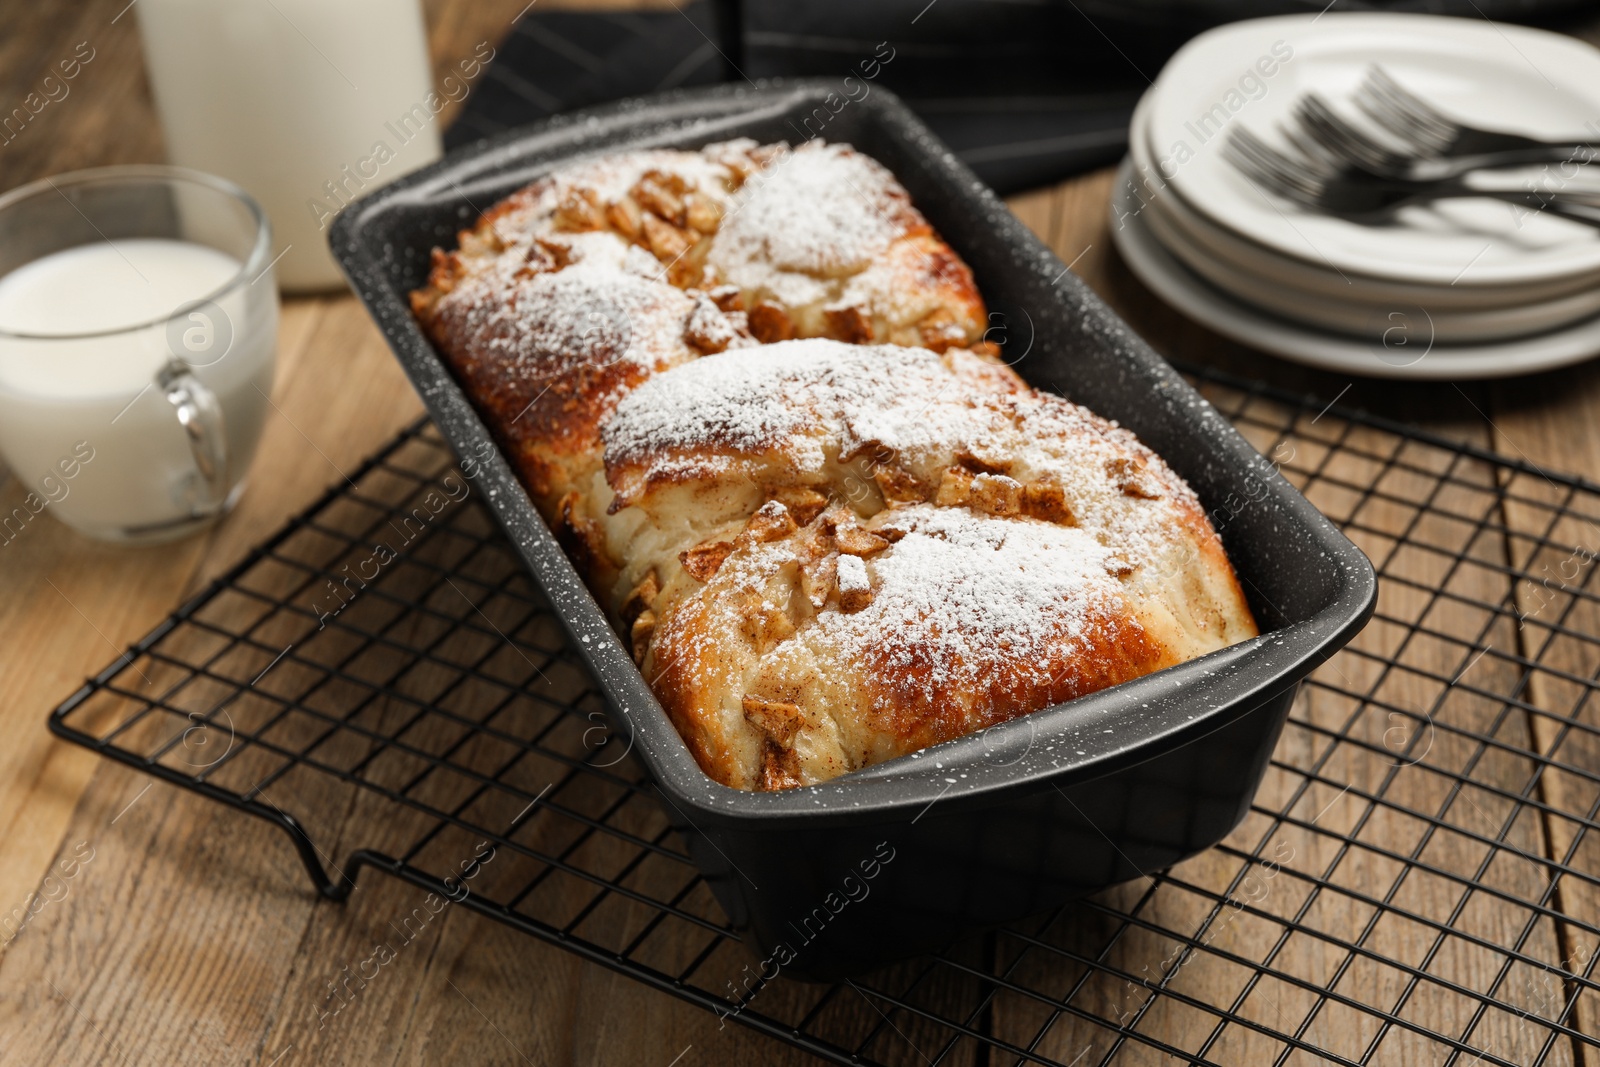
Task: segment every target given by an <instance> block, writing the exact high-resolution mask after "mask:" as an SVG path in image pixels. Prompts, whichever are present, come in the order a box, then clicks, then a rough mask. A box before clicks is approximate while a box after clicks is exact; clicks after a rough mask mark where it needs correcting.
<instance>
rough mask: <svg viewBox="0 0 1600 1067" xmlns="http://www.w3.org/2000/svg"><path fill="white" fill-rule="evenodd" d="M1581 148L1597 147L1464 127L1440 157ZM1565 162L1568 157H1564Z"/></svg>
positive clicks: (1460, 157)
mask: <svg viewBox="0 0 1600 1067" xmlns="http://www.w3.org/2000/svg"><path fill="white" fill-rule="evenodd" d="M1577 148H1582V149H1587V150H1589V151H1591V152H1592V151H1594V146H1593V145H1591V144H1586V143H1584V142H1582V141H1568V140H1557V141H1546V140H1544V139H1542V138H1539V137H1528V136H1525V135H1523V134H1520V133H1502V132H1501V131H1499V130H1478V129H1473V128H1471V127H1466V128H1463V129H1462V131H1461V132H1460V133H1459V134H1458V135H1457V136H1456V139H1455V140H1454V141H1452V142H1451V143H1450V146H1449V147H1448V148H1446V149H1445V150H1444V151H1443V152H1441V153H1440V154H1441V155H1443V156H1445V157H1447V158H1450V159H1462V158H1467V157H1471V156H1494V155H1502V154H1509V153H1517V152H1527V153H1540V152H1544V153H1550V152H1563V151H1565V152H1570V151H1572V150H1573V149H1577ZM1560 158H1561V159H1565V158H1566V156H1561V157H1560ZM1548 159H1549V156H1548V155H1546V156H1542V157H1541V158H1540V159H1538V160H1534V162H1545V161H1546V160H1548Z"/></svg>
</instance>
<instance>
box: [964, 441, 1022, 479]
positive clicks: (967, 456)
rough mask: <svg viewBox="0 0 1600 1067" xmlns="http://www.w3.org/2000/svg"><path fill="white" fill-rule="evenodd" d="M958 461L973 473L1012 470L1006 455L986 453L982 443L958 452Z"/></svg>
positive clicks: (998, 472) (995, 472) (1003, 472)
mask: <svg viewBox="0 0 1600 1067" xmlns="http://www.w3.org/2000/svg"><path fill="white" fill-rule="evenodd" d="M956 462H957V463H959V464H961V465H962V466H963V467H965V468H967V470H969V471H971V472H972V473H973V474H1005V473H1007V472H1008V471H1010V470H1011V461H1010V460H1009V459H1007V458H1006V457H1005V456H1000V455H995V454H993V453H988V454H986V453H985V449H984V448H983V446H982V445H977V446H968V447H967V448H963V449H962V450H961V451H959V452H957V453H956Z"/></svg>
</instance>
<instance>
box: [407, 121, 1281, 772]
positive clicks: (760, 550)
mask: <svg viewBox="0 0 1600 1067" xmlns="http://www.w3.org/2000/svg"><path fill="white" fill-rule="evenodd" d="M412 306H413V310H414V311H415V313H416V315H417V317H418V319H419V321H420V322H421V324H422V326H423V328H424V329H425V330H426V332H427V333H428V335H429V336H430V337H431V338H432V339H433V341H434V343H435V344H436V345H437V346H438V348H439V350H440V351H441V353H442V355H443V357H444V358H445V360H446V362H447V363H448V364H449V365H450V366H451V368H452V369H453V371H454V373H455V374H456V375H457V377H458V378H459V379H460V381H461V382H462V385H463V388H464V389H465V391H466V393H467V394H468V396H470V397H471V398H472V400H473V402H474V403H475V405H476V406H477V408H478V410H479V412H480V413H481V414H482V415H483V417H484V420H485V422H486V423H487V425H488V426H489V428H490V430H491V431H492V432H493V434H494V435H495V437H496V438H497V440H498V441H499V443H500V445H501V446H502V448H503V449H504V450H505V452H506V454H507V456H508V458H509V460H510V461H511V463H512V464H513V466H514V468H515V469H516V470H517V472H518V474H519V476H520V477H521V479H522V481H523V483H524V484H525V485H526V486H527V489H528V492H529V495H530V497H531V498H532V500H533V501H534V503H535V505H536V506H537V507H538V508H539V509H540V511H541V512H542V513H543V514H544V516H545V517H546V519H547V520H548V521H549V522H550V524H551V527H552V529H553V530H554V532H555V534H556V536H557V538H558V540H560V542H561V543H562V545H563V546H564V547H565V548H566V550H567V551H568V553H569V554H570V555H571V556H572V558H573V560H574V563H575V565H576V566H577V567H578V569H579V571H580V573H582V574H583V575H584V576H585V578H586V580H587V581H588V582H589V583H590V586H591V588H592V589H593V590H594V591H595V595H596V596H597V598H598V599H599V600H600V601H601V603H602V604H603V605H604V606H605V607H606V609H607V610H608V611H609V612H610V613H611V614H612V616H613V617H614V619H615V620H616V622H617V624H618V627H619V630H620V632H621V633H622V635H623V637H624V638H625V640H626V641H627V643H629V644H630V645H631V646H632V648H633V651H634V656H635V659H636V660H637V661H638V662H639V663H640V665H641V669H642V670H643V672H644V674H645V677H646V678H647V680H649V682H650V683H651V685H652V687H653V689H654V691H655V692H656V694H657V695H658V697H659V698H660V699H661V701H662V703H663V705H664V706H665V707H666V709H667V712H668V714H669V715H670V716H671V718H672V721H673V723H674V724H675V725H676V727H677V728H678V730H679V732H680V733H681V734H682V735H683V737H684V740H685V741H686V743H687V744H688V745H689V747H690V749H691V751H692V752H693V753H694V755H695V758H696V759H697V761H698V762H699V763H700V765H701V767H702V768H703V769H704V770H705V771H706V773H707V774H708V775H710V776H711V777H712V778H714V779H716V780H717V781H719V782H722V783H724V784H726V785H729V786H733V787H735V788H741V789H782V788H791V787H794V786H798V785H807V784H814V783H816V782H821V781H825V780H827V779H829V778H832V777H835V776H837V775H839V774H842V773H845V772H848V771H850V770H854V769H857V768H859V767H863V766H867V765H870V764H873V763H877V762H881V761H882V760H885V759H890V758H893V757H895V756H898V755H902V754H905V753H908V752H913V751H916V750H918V749H920V748H923V747H926V746H928V745H931V744H936V743H938V742H941V741H946V740H950V739H953V738H956V737H959V736H962V735H963V734H966V733H969V732H971V731H973V730H976V729H980V728H982V727H984V726H988V725H992V724H994V723H998V722H1002V721H1005V720H1007V719H1010V718H1013V717H1016V716H1018V715H1023V714H1026V713H1028V712H1031V711H1035V710H1038V709H1040V708H1043V707H1046V706H1048V705H1050V704H1053V703H1057V702H1059V701H1062V700H1066V699H1070V698H1071V697H1074V696H1079V695H1082V694H1084V693H1088V692H1092V691H1094V690H1096V689H1100V688H1103V687H1105V686H1108V685H1114V684H1116V683H1117V682H1120V681H1125V680H1127V679H1130V678H1134V677H1138V676H1139V675H1142V674H1146V673H1148V672H1150V671H1153V670H1157V669H1159V668H1161V667H1164V666H1169V665H1171V664H1175V663H1178V662H1181V661H1183V660H1186V659H1189V658H1192V657H1194V656H1197V655H1201V654H1203V653H1205V652H1209V651H1212V650H1214V649H1217V648H1221V647H1223V646H1224V645H1227V644H1231V643H1234V642H1236V641H1240V640H1243V639H1245V638H1247V637H1250V636H1254V634H1255V633H1256V628H1255V623H1254V621H1253V619H1252V618H1251V616H1250V612H1249V609H1248V607H1247V606H1246V604H1245V601H1244V598H1243V596H1242V594H1241V593H1240V590H1239V586H1238V582H1237V580H1236V578H1235V577H1234V574H1233V571H1232V569H1231V568H1230V567H1229V565H1228V562H1227V559H1226V557H1225V556H1224V555H1223V552H1222V548H1221V545H1220V543H1219V541H1218V539H1217V537H1216V534H1215V533H1214V531H1213V530H1212V529H1211V527H1210V525H1209V523H1208V522H1207V520H1206V517H1205V515H1204V512H1203V511H1202V510H1201V508H1200V506H1199V504H1198V502H1197V501H1196V500H1195V498H1194V495H1193V494H1192V493H1191V492H1190V491H1189V489H1188V487H1187V486H1186V485H1184V484H1183V482H1182V480H1181V479H1179V478H1178V477H1177V476H1176V475H1175V474H1173V473H1172V471H1171V470H1170V469H1168V468H1167V467H1166V465H1165V464H1164V463H1162V462H1161V460H1160V459H1159V458H1157V457H1156V456H1155V455H1154V454H1153V453H1151V452H1150V451H1149V450H1148V449H1146V448H1144V447H1143V446H1142V445H1140V444H1139V443H1138V442H1137V441H1136V440H1135V439H1134V438H1133V436H1132V435H1131V434H1129V433H1127V432H1126V431H1124V430H1121V429H1119V428H1117V427H1116V426H1115V425H1114V424H1112V423H1108V422H1106V421H1104V420H1102V419H1099V418H1097V417H1096V416H1094V415H1092V414H1090V413H1089V412H1087V411H1085V410H1084V409H1082V408H1079V407H1077V406H1075V405H1073V404H1071V403H1069V402H1067V401H1065V400H1063V399H1061V398H1059V397H1055V396H1049V395H1044V394H1040V393H1036V392H1034V391H1032V390H1030V389H1029V388H1028V387H1027V386H1026V385H1025V384H1024V383H1023V382H1022V381H1021V380H1020V379H1018V378H1017V377H1016V376H1015V375H1014V374H1013V373H1012V372H1011V371H1010V370H1009V369H1008V368H1006V367H1004V366H1003V365H1001V364H1000V363H999V362H998V361H997V360H996V359H995V358H994V355H993V351H994V350H993V347H992V346H990V345H988V344H986V343H985V342H984V340H983V330H984V326H985V314H984V308H983V304H982V301H981V299H980V298H979V296H978V293H977V290H976V288H975V286H974V285H973V281H972V277H971V273H970V271H968V269H967V268H966V266H965V264H963V263H962V262H961V261H960V260H959V258H957V257H956V255H955V253H954V252H953V251H952V250H951V249H950V248H949V247H948V246H947V245H946V244H945V243H944V242H943V241H942V240H941V239H940V238H939V237H938V236H937V235H936V234H934V233H933V231H932V230H931V228H930V227H929V226H928V224H927V222H926V221H925V220H924V219H923V218H922V216H921V215H920V213H918V212H917V211H916V209H915V208H914V207H913V206H912V205H911V203H910V200H909V198H908V197H907V195H906V193H905V191H904V190H903V189H902V188H901V187H900V186H899V184H898V183H897V182H895V181H894V179H893V177H892V176H891V175H889V173H888V172H887V171H886V170H884V168H882V167H881V166H880V165H878V164H877V163H875V162H873V161H872V160H870V159H867V158H866V157H865V156H862V155H860V154H859V153H856V152H854V151H853V150H852V149H850V148H848V147H847V146H838V145H825V144H822V143H820V142H812V143H808V144H806V145H802V146H801V147H800V148H798V149H792V150H791V149H789V148H788V147H787V146H783V145H776V146H759V145H757V144H755V143H754V142H752V141H733V142H727V143H724V144H717V145H711V146H708V147H707V148H705V149H703V150H701V151H699V152H682V151H670V150H661V151H645V152H630V153H624V154H621V155H616V156H609V157H603V158H599V159H595V160H591V161H587V162H584V163H580V164H575V165H572V166H569V167H564V168H562V169H561V170H559V171H557V172H555V173H553V174H551V175H549V176H548V177H546V178H543V179H541V180H540V181H538V182H535V183H533V184H532V185H530V186H528V187H526V188H524V189H521V190H519V191H518V192H516V193H513V194H512V195H511V196H509V197H507V198H506V199H505V200H503V201H501V202H500V203H499V204H497V205H495V206H494V207H493V208H491V209H490V211H488V212H487V213H486V214H485V215H484V216H483V217H482V218H481V219H480V220H479V221H478V223H477V224H476V225H475V226H474V227H473V228H472V229H470V230H466V231H463V232H462V233H461V234H460V236H459V247H458V248H457V250H456V251H454V252H448V253H447V252H443V251H441V250H437V249H436V250H435V252H434V263H433V270H432V273H431V274H430V276H429V279H428V284H427V285H426V286H425V287H424V288H422V289H420V290H418V291H416V292H415V293H413V294H412ZM881 342H889V343H881Z"/></svg>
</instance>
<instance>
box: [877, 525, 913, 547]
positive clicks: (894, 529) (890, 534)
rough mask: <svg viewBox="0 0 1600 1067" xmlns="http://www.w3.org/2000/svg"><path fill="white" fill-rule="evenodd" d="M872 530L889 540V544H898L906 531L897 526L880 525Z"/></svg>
mask: <svg viewBox="0 0 1600 1067" xmlns="http://www.w3.org/2000/svg"><path fill="white" fill-rule="evenodd" d="M872 532H873V533H875V534H877V535H878V536H879V537H881V538H883V539H884V540H885V541H887V542H889V543H890V544H891V545H894V544H899V543H900V539H901V538H903V537H905V535H906V531H904V530H902V529H901V528H900V527H898V526H880V527H878V528H877V529H876V530H874V531H872Z"/></svg>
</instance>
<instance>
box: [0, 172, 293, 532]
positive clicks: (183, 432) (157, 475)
mask: <svg viewBox="0 0 1600 1067" xmlns="http://www.w3.org/2000/svg"><path fill="white" fill-rule="evenodd" d="M271 256H272V232H271V227H270V226H269V225H268V223H267V219H266V216H265V215H264V214H263V212H262V210H261V208H260V207H259V206H258V205H257V204H256V203H255V201H253V200H251V199H250V197H249V196H248V195H246V194H245V193H244V192H243V190H241V189H239V188H238V187H237V186H234V185H232V184H231V183H229V182H226V181H223V180H222V179H220V178H214V177H211V176H209V175H205V174H201V173H198V172H196V171H187V170H182V169H179V168H176V167H160V166H138V167H132V166H130V167H105V168H100V169H96V170H86V171H78V172H75V173H73V174H64V175H59V176H57V177H54V178H46V179H45V180H43V181H40V182H35V183H33V184H31V185H25V186H22V187H21V188H18V189H14V190H12V191H11V192H10V193H7V194H6V195H4V196H0V456H3V458H4V459H5V462H6V465H7V466H8V467H10V469H11V473H12V475H13V476H14V477H15V478H17V479H18V480H19V481H20V482H21V483H22V484H23V486H24V487H25V489H26V490H27V494H26V496H25V498H24V501H23V504H22V505H21V506H19V507H15V508H13V509H12V510H11V511H10V512H9V513H6V514H0V542H6V543H8V542H9V541H11V540H13V539H14V538H16V537H18V536H21V535H22V534H23V533H24V532H25V530H24V527H26V526H27V525H30V524H32V523H34V522H37V521H38V518H37V516H38V515H39V514H40V513H41V512H46V511H47V512H49V513H50V514H51V515H54V516H55V517H56V518H57V519H60V520H61V521H62V522H64V523H66V524H67V525H69V526H71V527H73V528H75V529H77V530H80V531H82V532H83V533H86V534H88V535H90V536H92V537H98V538H102V539H105V540H112V541H127V542H140V543H143V542H152V541H164V540H169V539H171V538H175V537H180V536H182V535H184V534H186V533H190V532H192V531H194V530H196V529H199V528H201V527H203V526H205V525H207V524H208V523H210V522H212V521H214V520H215V519H216V518H217V517H218V516H220V515H222V514H224V513H225V512H226V511H227V510H228V509H229V508H231V507H232V506H233V503H234V501H236V500H237V499H238V497H239V494H240V493H241V492H242V490H243V486H244V475H245V472H246V470H247V469H248V468H249V466H250V460H251V457H252V456H253V455H254V454H255V449H256V442H257V441H258V439H259V438H260V436H261V429H262V425H263V423H264V422H265V420H266V414H267V408H268V406H269V403H270V401H269V399H268V398H269V397H270V396H271V393H272V371H273V360H274V357H275V355H276V349H277V330H278V297H277V290H276V287H275V286H274V284H273V279H272V275H271V272H272V262H271Z"/></svg>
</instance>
